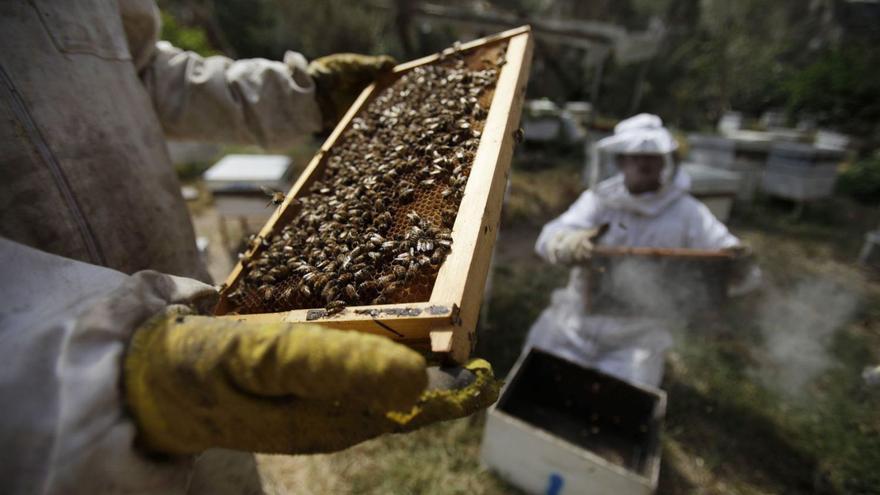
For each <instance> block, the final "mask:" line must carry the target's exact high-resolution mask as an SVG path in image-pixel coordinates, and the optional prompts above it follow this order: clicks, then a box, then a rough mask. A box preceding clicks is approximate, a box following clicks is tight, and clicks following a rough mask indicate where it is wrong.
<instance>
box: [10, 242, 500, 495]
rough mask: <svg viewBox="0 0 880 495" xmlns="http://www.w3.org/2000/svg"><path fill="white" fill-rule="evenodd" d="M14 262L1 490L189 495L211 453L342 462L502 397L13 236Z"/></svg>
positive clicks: (378, 343) (350, 341)
mask: <svg viewBox="0 0 880 495" xmlns="http://www.w3.org/2000/svg"><path fill="white" fill-rule="evenodd" d="M0 263H2V266H3V267H4V276H3V277H2V278H0V300H2V301H3V304H4V306H3V308H4V309H3V311H2V315H0V316H2V318H0V360H2V362H3V373H2V374H0V403H2V404H3V421H2V424H0V444H2V445H3V449H0V493H8V494H19V493H34V492H39V493H59V494H61V493H63V494H77V493H175V492H176V491H179V490H182V489H183V487H184V486H185V482H186V479H187V472H188V470H189V467H190V463H191V455H190V454H196V453H199V452H201V451H203V450H205V449H208V448H211V447H226V448H231V449H237V450H244V451H255V452H271V453H291V454H292V453H313V452H328V451H333V450H338V449H343V448H345V447H348V446H350V445H353V444H355V443H358V442H361V441H363V440H366V439H368V438H372V437H375V436H377V435H380V434H383V433H387V432H397V431H405V430H409V429H413V428H416V427H419V426H421V425H424V424H427V423H430V422H433V421H438V420H443V419H450V418H453V417H461V416H464V415H467V414H469V413H471V412H473V411H475V410H477V409H479V408H482V407H486V406H487V405H489V404H490V403H491V402H493V401H494V400H495V398H496V397H497V383H496V382H495V381H494V379H493V378H492V375H491V369H490V368H489V367H488V364H486V363H485V362H474V363H472V364H471V365H470V366H469V367H468V369H466V370H461V371H460V374H459V376H458V378H459V379H458V380H452V381H449V380H447V381H446V382H443V383H440V385H438V386H435V387H431V386H430V383H433V380H431V378H432V377H434V376H440V377H443V376H444V375H443V374H442V373H439V372H437V371H436V370H426V367H425V361H424V359H423V358H422V356H421V355H419V354H418V353H416V352H414V351H412V350H410V349H408V348H406V347H403V346H401V345H398V344H395V343H393V342H391V341H390V340H387V339H384V338H381V337H377V336H371V335H365V334H359V333H354V332H342V331H335V330H329V329H319V328H316V327H313V326H310V325H293V324H285V323H261V324H250V323H239V322H235V321H231V320H223V321H221V320H219V319H215V318H208V317H204V316H198V315H197V313H199V312H204V311H206V310H207V309H208V308H210V307H211V306H212V305H213V303H214V301H215V300H216V292H215V291H214V289H213V288H212V287H210V286H207V285H204V284H201V283H199V282H196V281H194V280H190V279H184V278H179V277H172V276H168V275H163V274H160V273H157V272H151V271H145V272H139V273H138V274H135V275H132V276H128V275H124V274H122V273H120V272H116V271H114V270H110V269H107V268H101V267H97V266H93V265H88V264H85V263H81V262H77V261H72V260H69V259H66V258H61V257H58V256H54V255H50V254H46V253H43V252H41V251H37V250H34V249H32V248H30V247H26V246H24V245H21V244H17V243H14V242H11V241H8V240H5V239H2V238H0ZM426 384H429V386H428V389H427V390H426Z"/></svg>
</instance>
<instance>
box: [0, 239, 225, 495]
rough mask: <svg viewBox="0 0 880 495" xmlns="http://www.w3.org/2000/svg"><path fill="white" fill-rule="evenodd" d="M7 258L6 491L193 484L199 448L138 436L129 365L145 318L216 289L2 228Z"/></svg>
mask: <svg viewBox="0 0 880 495" xmlns="http://www.w3.org/2000/svg"><path fill="white" fill-rule="evenodd" d="M0 263H2V266H3V267H4V270H5V272H4V276H3V277H2V279H0V298H2V300H3V301H4V304H5V306H4V309H3V310H2V314H0V316H2V318H0V360H2V362H3V373H2V374H0V403H2V404H3V412H2V414H3V421H2V423H0V443H2V445H3V449H0V493H8V494H24V493H43V494H56V493H58V494H79V493H83V494H85V493H131V494H135V493H137V494H146V493H182V492H183V490H184V489H185V487H186V482H187V477H188V475H189V468H190V465H191V459H188V458H186V459H177V460H169V459H165V460H158V459H153V458H148V457H146V456H144V455H142V454H141V453H140V452H139V451H138V450H137V449H136V448H135V446H134V439H135V433H136V430H135V425H134V423H133V421H132V420H131V419H130V418H129V416H128V415H127V414H126V413H125V408H124V404H123V400H122V388H121V379H120V378H121V366H122V360H123V355H124V352H125V348H126V345H127V343H128V340H129V337H130V336H131V334H132V333H133V332H134V331H135V329H136V328H137V327H138V326H140V325H141V324H142V323H143V322H144V321H146V320H147V319H148V318H150V317H151V316H153V315H155V314H156V313H158V312H160V311H162V310H163V309H164V308H166V307H167V306H168V305H169V304H175V303H191V304H198V305H199V306H201V307H204V305H206V304H210V303H211V302H212V301H213V299H214V297H215V294H216V293H215V291H214V290H213V288H211V287H210V286H207V285H204V284H202V283H199V282H196V281H194V280H189V279H182V278H178V277H171V276H168V275H162V274H160V273H157V272H150V271H147V272H139V273H137V274H135V275H132V276H128V275H125V274H123V273H120V272H117V271H114V270H110V269H108V268H103V267H98V266H94V265H89V264H86V263H81V262H78V261H73V260H70V259H67V258H62V257H59V256H55V255H50V254H47V253H43V252H41V251H37V250H35V249H32V248H30V247H26V246H24V245H21V244H17V243H14V242H11V241H8V240H6V239H2V238H0Z"/></svg>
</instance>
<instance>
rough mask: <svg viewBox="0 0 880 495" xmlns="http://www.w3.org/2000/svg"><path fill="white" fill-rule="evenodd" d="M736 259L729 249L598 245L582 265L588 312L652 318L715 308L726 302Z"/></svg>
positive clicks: (683, 314) (678, 315)
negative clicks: (585, 274)
mask: <svg viewBox="0 0 880 495" xmlns="http://www.w3.org/2000/svg"><path fill="white" fill-rule="evenodd" d="M735 259H736V255H735V254H733V253H730V252H727V251H711V250H699V249H681V248H674V249H670V248H625V247H604V246H600V247H597V248H596V250H595V251H594V253H593V256H592V258H591V259H590V261H589V262H588V263H587V264H586V265H585V269H586V270H587V271H588V276H587V285H588V287H587V291H586V292H585V294H586V308H587V310H588V311H590V312H592V313H597V314H620V315H628V316H637V315H640V316H655V317H681V316H684V317H687V316H690V315H691V314H693V313H695V312H698V311H702V310H713V309H717V308H720V307H721V306H722V305H723V304H724V302H725V301H726V300H727V288H728V284H729V282H730V276H731V270H732V269H733V262H734V260H735Z"/></svg>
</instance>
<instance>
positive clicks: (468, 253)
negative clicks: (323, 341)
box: [215, 26, 532, 362]
mask: <svg viewBox="0 0 880 495" xmlns="http://www.w3.org/2000/svg"><path fill="white" fill-rule="evenodd" d="M505 45H506V51H504V47H505ZM451 54H462V55H463V56H465V57H471V56H474V57H477V56H488V55H493V56H498V55H503V57H504V60H505V63H504V65H503V66H502V67H501V70H500V72H499V75H498V80H497V83H496V85H495V89H494V93H493V95H492V97H491V105H490V106H489V111H488V114H487V116H486V120H485V125H484V128H483V131H482V134H481V137H480V142H479V146H478V148H477V151H476V154H475V156H474V159H473V164H472V166H471V170H470V175H469V178H468V180H467V183H466V185H465V189H464V194H463V196H462V199H461V203H460V205H459V209H458V214H457V216H456V219H455V223H454V225H453V227H452V250H451V252H450V253H449V254H448V256H447V257H446V259H445V261H444V262H443V264H442V265H441V266H440V269H439V272H438V273H437V276H436V279H435V281H434V285H433V289H432V291H431V294H430V298H429V299H428V300H425V301H421V302H414V303H401V304H383V305H375V306H350V307H346V308H345V309H344V310H342V311H341V312H339V313H337V314H332V315H330V314H328V312H327V311H325V310H324V309H321V308H315V309H302V310H293V311H286V312H280V313H259V314H232V313H230V307H231V305H230V303H229V301H228V299H227V296H228V294H229V293H230V292H231V291H232V290H233V289H234V288H235V286H236V283H238V282H239V280H240V279H241V277H242V276H243V270H244V269H243V266H242V263H241V262H239V263H238V264H237V265H236V266H235V268H234V269H233V271H232V273H231V274H230V275H229V277H228V278H227V280H226V285H225V288H224V289H223V290H222V291H221V294H220V296H221V298H220V303H219V304H218V306H217V308H216V311H215V313H216V315H217V316H219V317H225V318H235V319H238V320H251V321H259V320H271V321H279V320H280V321H286V322H301V323H312V324H318V325H324V326H327V327H330V328H337V329H343V330H355V331H361V332H367V333H372V334H377V335H383V336H385V337H388V338H390V339H392V340H395V341H398V342H401V343H403V344H405V345H408V346H410V347H413V348H415V349H418V350H421V351H429V352H431V353H433V354H435V356H433V357H434V358H437V359H438V360H445V359H451V360H453V361H456V362H463V361H464V360H466V359H467V358H468V356H469V354H470V352H471V350H472V349H473V346H474V344H475V340H474V331H475V328H476V323H477V318H478V314H479V308H480V303H481V299H482V295H483V288H484V285H485V282H486V276H487V274H488V269H489V261H490V257H491V254H492V248H493V246H494V243H495V236H496V233H497V230H498V223H499V218H500V213H501V204H502V199H503V195H504V190H505V186H506V183H507V177H508V174H509V169H510V160H511V157H512V154H513V148H514V145H515V141H516V135H515V134H516V132H517V130H518V128H519V119H520V111H521V108H522V103H523V99H524V96H525V87H526V82H527V80H528V74H529V66H530V63H531V55H532V40H531V33H530V28H529V27H528V26H523V27H520V28H517V29H512V30H509V31H505V32H502V33H499V34H496V35H493V36H489V37H486V38H482V39H478V40H475V41H471V42H469V43H463V44H460V45H458V44H457V45H456V46H455V47H453V48H451V49H448V50H445V51H444V52H441V53H438V54H435V55H431V56H428V57H425V58H422V59H418V60H414V61H411V62H408V63H404V64H401V65H398V66H397V67H395V68H394V70H393V73H392V77H391V80H392V81H393V80H394V79H396V78H398V77H400V76H402V75H403V74H405V73H406V72H408V71H410V70H412V69H414V68H416V67H419V66H422V65H427V64H435V63H442V62H443V60H444V58H445V57H447V56H449V55H451ZM389 84H390V82H389V81H388V80H383V81H381V82H378V83H375V84H373V85H371V86H369V87H368V88H366V89H365V90H364V91H363V93H361V95H360V97H359V98H358V99H357V100H356V101H355V102H354V104H353V105H352V107H351V108H350V109H349V111H348V113H347V114H346V115H345V117H343V119H342V120H341V121H340V122H339V124H338V125H337V126H336V129H335V130H334V131H333V132H332V133H331V134H330V137H329V138H328V139H327V141H326V142H325V143H324V145H323V146H322V147H321V148H320V150H319V151H318V152H317V154H316V155H315V157H314V158H313V159H312V161H311V162H310V163H309V165H308V167H307V168H306V170H305V171H304V172H303V174H302V175H301V176H300V177H299V179H298V180H297V181H296V183H295V184H294V185H293V187H292V188H291V190H290V192H289V193H288V194H287V197H286V198H285V200H284V202H283V203H282V204H281V205H280V206H279V207H278V209H277V210H276V211H275V213H274V214H273V215H272V217H271V218H270V219H269V221H268V222H267V223H266V225H265V226H264V227H263V229H262V230H261V231H260V234H259V236H260V237H261V238H264V239H265V238H269V237H270V236H271V235H272V234H273V233H274V232H277V231H279V230H280V229H281V228H282V227H283V226H284V225H285V223H286V222H289V221H290V219H291V218H292V215H293V214H294V213H295V212H296V209H297V208H298V204H297V202H296V201H295V199H296V198H297V197H299V196H301V195H305V194H307V191H308V188H309V186H310V185H311V184H312V183H313V182H314V181H315V180H316V178H317V177H320V175H321V173H322V170H323V169H324V167H325V165H326V163H325V162H326V158H327V154H328V152H329V151H330V150H331V149H333V147H334V145H335V144H336V143H337V140H339V139H340V137H341V136H342V135H343V133H344V132H345V131H346V129H348V128H349V127H350V125H351V123H352V119H354V118H355V117H356V116H358V114H359V113H360V112H361V111H363V110H364V109H365V108H366V107H367V104H368V103H369V102H370V101H371V99H372V98H373V97H375V96H376V95H377V94H379V93H380V92H381V91H382V89H384V88H385V87H387V86H388V85H389ZM260 249H262V246H261V245H260V244H259V243H257V244H256V245H255V246H254V247H252V248H251V249H250V250H249V251H248V252H246V253H244V257H245V258H248V257H250V256H253V255H254V254H255V253H258V252H259V250H260Z"/></svg>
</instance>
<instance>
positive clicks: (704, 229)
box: [683, 198, 740, 250]
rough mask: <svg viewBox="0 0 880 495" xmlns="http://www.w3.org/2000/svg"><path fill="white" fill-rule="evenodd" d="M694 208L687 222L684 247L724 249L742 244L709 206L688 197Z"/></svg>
mask: <svg viewBox="0 0 880 495" xmlns="http://www.w3.org/2000/svg"><path fill="white" fill-rule="evenodd" d="M687 199H688V200H690V201H692V202H693V205H694V208H693V210H692V212H691V215H690V217H691V218H690V219H689V221H688V224H687V232H686V241H687V245H686V246H683V247H687V248H691V249H709V250H716V249H724V248H729V247H733V246H737V245H739V244H740V240H739V239H738V238H737V237H736V236H735V235H733V234H731V233H730V231H729V230H728V229H727V226H726V225H724V224H723V223H721V221H720V220H718V218H716V217H715V215H714V214H713V213H712V212H711V211H710V210H709V208H708V207H707V206H706V205H705V204H703V203H702V202H700V201H697V200H696V199H693V198H687Z"/></svg>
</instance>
